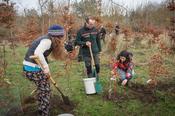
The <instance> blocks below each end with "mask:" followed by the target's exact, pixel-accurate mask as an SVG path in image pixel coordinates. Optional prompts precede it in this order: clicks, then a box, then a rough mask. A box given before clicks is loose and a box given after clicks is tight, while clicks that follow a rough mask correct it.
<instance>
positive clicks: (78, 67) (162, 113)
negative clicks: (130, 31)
mask: <svg viewBox="0 0 175 116" xmlns="http://www.w3.org/2000/svg"><path fill="white" fill-rule="evenodd" d="M26 50H27V49H26V48H25V47H23V46H22V45H20V46H18V47H17V48H16V56H12V50H11V49H9V48H7V49H6V61H7V63H8V66H7V74H6V77H5V78H6V79H8V80H9V81H10V82H11V85H8V86H2V87H1V88H0V114H1V115H2V116H5V114H6V112H7V111H8V110H9V109H10V108H12V107H15V106H20V105H21V100H22V99H23V98H24V97H27V96H29V95H30V92H31V91H32V90H33V89H34V88H35V85H34V84H33V83H31V82H30V81H28V80H27V79H26V78H25V77H24V76H23V75H22V61H23V57H24V54H25V52H26ZM131 51H132V52H133V53H134V56H135V60H136V61H137V62H148V59H149V57H150V55H151V54H153V51H154V52H156V49H155V50H153V49H142V50H141V49H131ZM165 61H166V62H165V63H166V65H167V66H168V67H169V68H170V70H174V69H175V66H174V65H172V63H173V60H172V59H171V58H166V59H165ZM101 65H102V67H101V73H100V78H101V83H102V85H103V88H104V91H106V90H107V89H108V78H109V77H110V75H109V72H110V69H109V67H108V57H107V56H105V55H103V56H102V58H101ZM50 67H51V72H52V75H53V78H54V79H55V80H56V82H57V83H58V86H59V87H60V88H61V89H62V90H64V93H65V94H66V95H68V96H69V97H70V99H71V100H72V101H73V102H74V103H75V104H76V107H75V109H74V111H73V112H74V114H75V115H77V116H128V115H131V116H140V115H143V116H148V115H149V116H155V115H159V116H173V115H174V113H175V99H174V98H175V95H174V94H173V93H169V92H168V91H157V92H156V94H157V96H158V97H159V98H160V100H159V101H158V102H156V103H143V102H141V101H140V100H139V99H128V100H124V101H123V102H117V103H115V102H112V101H108V100H105V99H104V98H103V97H104V94H103V93H102V94H99V95H86V94H85V91H84V85H83V78H84V77H85V74H84V73H83V71H84V64H83V63H81V62H80V63H78V62H77V61H73V62H72V65H71V67H69V69H68V71H66V70H65V69H64V62H62V61H58V62H56V61H54V60H53V61H51V63H50ZM135 71H136V73H137V75H138V78H136V79H133V80H132V81H133V82H137V83H141V84H146V80H148V78H149V77H148V66H137V67H136V68H135ZM172 72H173V71H172ZM172 75H174V74H172ZM173 78H174V77H173ZM171 79H172V77H169V78H168V79H163V80H164V81H163V82H164V83H168V80H171ZM0 83H5V81H3V78H1V81H0ZM119 89H121V87H118V90H119ZM52 90H53V91H52V93H53V94H57V91H56V90H55V89H54V88H53V87H52ZM58 113H59V112H58Z"/></svg>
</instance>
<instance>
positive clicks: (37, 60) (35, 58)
mask: <svg viewBox="0 0 175 116" xmlns="http://www.w3.org/2000/svg"><path fill="white" fill-rule="evenodd" d="M30 58H31V59H34V60H35V62H36V63H37V64H38V65H39V66H40V67H41V69H42V70H43V69H44V67H43V65H42V64H41V62H40V60H39V58H38V56H35V55H33V56H30ZM47 76H48V78H49V79H50V80H51V82H52V84H53V85H54V86H55V87H56V88H57V90H58V91H59V92H60V93H61V95H63V93H62V91H61V90H60V89H59V88H58V86H57V83H56V82H55V80H54V79H53V78H52V76H51V75H50V74H49V75H47Z"/></svg>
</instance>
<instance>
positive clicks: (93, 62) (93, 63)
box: [89, 46, 95, 66]
mask: <svg viewBox="0 0 175 116" xmlns="http://www.w3.org/2000/svg"><path fill="white" fill-rule="evenodd" d="M89 51H90V55H91V59H92V65H93V66H95V61H94V56H93V53H92V47H91V46H89Z"/></svg>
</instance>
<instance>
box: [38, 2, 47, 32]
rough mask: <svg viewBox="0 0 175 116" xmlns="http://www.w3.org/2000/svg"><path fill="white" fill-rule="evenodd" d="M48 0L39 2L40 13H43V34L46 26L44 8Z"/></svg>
mask: <svg viewBox="0 0 175 116" xmlns="http://www.w3.org/2000/svg"><path fill="white" fill-rule="evenodd" d="M47 2H48V0H38V3H39V7H40V12H41V20H42V24H41V29H42V34H44V25H45V20H44V7H45V5H46V4H47Z"/></svg>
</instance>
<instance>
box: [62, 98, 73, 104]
mask: <svg viewBox="0 0 175 116" xmlns="http://www.w3.org/2000/svg"><path fill="white" fill-rule="evenodd" d="M62 98H63V101H64V103H65V104H66V105H71V102H70V100H69V97H68V96H62Z"/></svg>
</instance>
